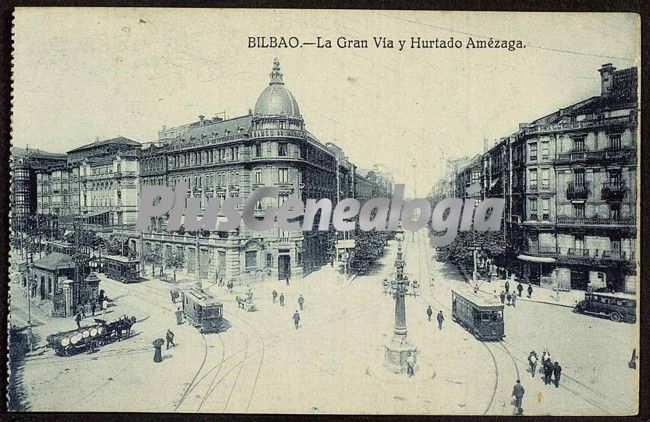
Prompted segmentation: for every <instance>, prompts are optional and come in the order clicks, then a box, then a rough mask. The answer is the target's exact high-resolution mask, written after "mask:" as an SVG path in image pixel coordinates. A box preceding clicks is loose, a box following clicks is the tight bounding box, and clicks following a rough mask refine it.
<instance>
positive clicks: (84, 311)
mask: <svg viewBox="0 0 650 422" xmlns="http://www.w3.org/2000/svg"><path fill="white" fill-rule="evenodd" d="M85 305H86V304H85V303H82V304H81V305H79V309H80V310H81V318H86V306H85Z"/></svg>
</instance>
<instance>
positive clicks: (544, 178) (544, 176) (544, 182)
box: [542, 169, 550, 189]
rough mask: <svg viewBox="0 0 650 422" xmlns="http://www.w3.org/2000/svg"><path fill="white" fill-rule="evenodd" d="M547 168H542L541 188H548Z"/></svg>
mask: <svg viewBox="0 0 650 422" xmlns="http://www.w3.org/2000/svg"><path fill="white" fill-rule="evenodd" d="M549 173H550V171H549V169H542V189H548V188H549V186H550V183H549Z"/></svg>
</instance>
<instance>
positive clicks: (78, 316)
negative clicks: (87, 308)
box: [74, 312, 81, 328]
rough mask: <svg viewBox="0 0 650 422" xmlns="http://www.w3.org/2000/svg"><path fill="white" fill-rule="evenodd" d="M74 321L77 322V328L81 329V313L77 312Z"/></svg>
mask: <svg viewBox="0 0 650 422" xmlns="http://www.w3.org/2000/svg"><path fill="white" fill-rule="evenodd" d="M74 320H75V321H77V328H81V312H77V316H76V317H74Z"/></svg>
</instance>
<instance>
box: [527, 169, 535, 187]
mask: <svg viewBox="0 0 650 422" xmlns="http://www.w3.org/2000/svg"><path fill="white" fill-rule="evenodd" d="M528 186H529V187H530V190H533V191H535V190H537V169H530V171H529V172H528Z"/></svg>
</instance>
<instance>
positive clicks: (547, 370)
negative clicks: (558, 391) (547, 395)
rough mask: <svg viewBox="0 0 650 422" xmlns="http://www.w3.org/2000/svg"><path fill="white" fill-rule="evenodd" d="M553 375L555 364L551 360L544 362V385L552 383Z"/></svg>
mask: <svg viewBox="0 0 650 422" xmlns="http://www.w3.org/2000/svg"><path fill="white" fill-rule="evenodd" d="M551 375H553V364H552V363H551V360H550V359H547V360H545V361H544V384H546V385H549V384H550V383H551Z"/></svg>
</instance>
